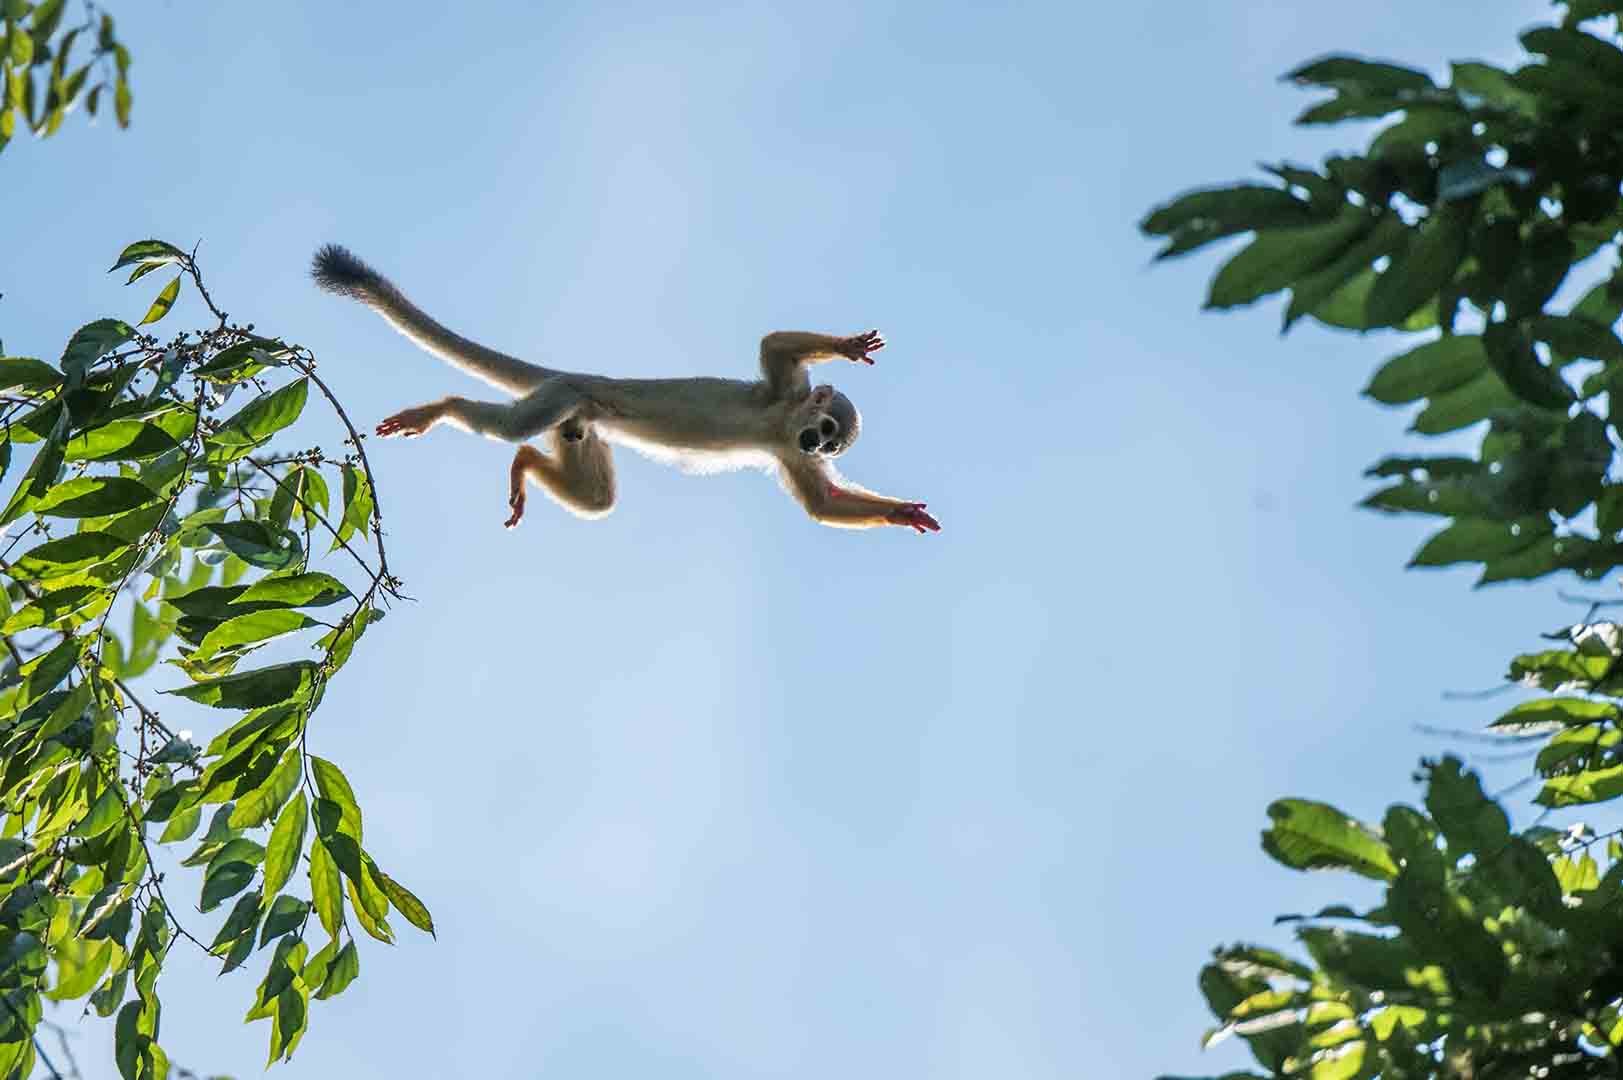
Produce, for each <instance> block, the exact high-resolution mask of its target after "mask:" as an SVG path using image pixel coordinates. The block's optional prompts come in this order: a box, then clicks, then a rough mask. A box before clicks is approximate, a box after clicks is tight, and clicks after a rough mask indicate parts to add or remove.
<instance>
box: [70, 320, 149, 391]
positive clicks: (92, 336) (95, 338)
mask: <svg viewBox="0 0 1623 1080" xmlns="http://www.w3.org/2000/svg"><path fill="white" fill-rule="evenodd" d="M134 336H135V329H134V328H133V327H131V326H130V324H129V323H127V322H124V321H123V320H121V319H97V320H96V321H95V322H93V323H87V324H86V325H84V326H81V327H80V328H79V329H78V330H76V331H74V334H73V337H71V338H69V339H68V347H67V348H66V349H64V350H63V351H62V361H61V363H60V364H59V365H58V366H60V367H61V368H62V371H63V372H64V373H65V374H67V376H68V377H69V379H70V380H71V379H73V378H74V377H75V376H76V375H77V376H79V377H82V376H83V375H84V373H85V370H86V369H87V368H89V367H90V365H91V364H92V363H94V362H95V361H96V360H97V359H98V358H100V357H102V356H104V355H106V354H107V353H110V352H112V351H113V350H114V349H116V348H118V347H119V346H120V345H122V344H124V343H125V342H127V341H129V340H130V339H131V338H133V337H134Z"/></svg>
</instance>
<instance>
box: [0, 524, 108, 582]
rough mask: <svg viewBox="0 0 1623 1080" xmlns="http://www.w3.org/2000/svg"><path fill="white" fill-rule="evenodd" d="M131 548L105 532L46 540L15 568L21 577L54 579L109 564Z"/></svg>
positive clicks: (20, 559)
mask: <svg viewBox="0 0 1623 1080" xmlns="http://www.w3.org/2000/svg"><path fill="white" fill-rule="evenodd" d="M127 547H129V545H128V544H127V543H125V542H124V541H123V540H119V539H118V538H116V537H112V536H108V535H107V534H106V533H99V532H82V533H74V534H73V535H72V536H64V537H63V538H62V539H60V540H47V541H46V542H45V543H43V544H40V545H39V546H38V547H35V548H32V549H30V550H29V551H28V553H27V554H25V555H23V556H22V557H21V558H19V559H18V560H17V561H16V562H15V563H14V564H12V568H13V569H14V570H15V571H16V573H17V575H18V576H19V577H24V578H51V577H61V576H62V575H64V574H70V573H73V572H74V571H76V570H83V569H85V568H86V567H89V566H94V565H96V564H97V563H100V562H106V561H107V560H108V559H111V558H112V557H113V556H114V555H117V554H118V553H119V552H121V551H123V550H124V549H125V548H127Z"/></svg>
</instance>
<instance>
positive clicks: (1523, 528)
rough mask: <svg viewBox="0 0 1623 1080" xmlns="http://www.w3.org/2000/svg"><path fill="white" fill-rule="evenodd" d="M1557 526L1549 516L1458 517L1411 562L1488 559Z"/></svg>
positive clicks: (1520, 546)
mask: <svg viewBox="0 0 1623 1080" xmlns="http://www.w3.org/2000/svg"><path fill="white" fill-rule="evenodd" d="M1553 528H1554V527H1553V526H1552V525H1551V524H1550V520H1549V519H1548V518H1537V517H1526V518H1518V519H1516V520H1515V521H1488V520H1483V519H1480V518H1458V519H1456V520H1455V521H1454V523H1453V524H1451V525H1449V526H1448V527H1447V528H1445V529H1443V530H1442V531H1441V532H1439V533H1437V534H1435V535H1434V536H1432V538H1431V539H1430V540H1428V541H1426V543H1425V545H1424V546H1423V547H1422V548H1421V549H1420V550H1419V551H1418V552H1416V553H1415V556H1414V558H1413V559H1411V560H1409V565H1410V566H1451V565H1453V564H1455V563H1462V562H1486V561H1487V560H1489V559H1496V558H1500V557H1502V556H1505V555H1511V554H1514V553H1515V552H1518V551H1521V550H1523V549H1525V548H1527V547H1530V546H1531V545H1533V544H1535V543H1537V542H1538V541H1539V540H1541V539H1544V538H1545V537H1547V536H1549V535H1550V533H1551V532H1552V531H1553Z"/></svg>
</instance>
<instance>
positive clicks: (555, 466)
mask: <svg viewBox="0 0 1623 1080" xmlns="http://www.w3.org/2000/svg"><path fill="white" fill-rule="evenodd" d="M546 438H547V449H548V450H549V453H546V454H543V453H542V452H541V451H539V450H537V449H536V448H535V447H534V446H531V445H530V444H528V443H525V444H524V445H523V446H521V447H519V448H518V453H516V454H514V455H513V466H512V468H511V469H510V470H509V472H508V496H507V505H508V506H509V507H511V508H512V515H511V516H510V517H508V519H507V527H508V528H509V529H511V528H513V527H514V526H515V525H517V524H518V523H519V521H520V520H521V519H522V518H523V517H524V497H525V491H524V485H525V480H526V478H528V479H531V480H534V481H535V482H536V483H537V484H540V485H541V489H542V490H543V491H545V492H546V493H547V494H548V495H550V496H552V498H553V500H554V501H556V502H557V503H558V504H559V505H560V506H562V507H563V508H564V509H566V510H568V511H569V512H570V513H572V514H575V515H576V516H578V517H583V518H586V519H587V520H596V519H597V518H600V517H606V516H607V515H608V513H609V511H611V510H613V509H614V495H615V484H614V453H613V451H612V449H611V448H610V447H609V444H608V443H606V442H604V441H603V439H602V438H601V437H599V436H598V434H597V432H596V431H594V430H593V429H592V427H591V425H589V424H581V423H577V422H575V421H568V422H566V423H564V424H562V425H560V426H559V427H556V428H554V429H552V430H551V431H549V432H547V436H546Z"/></svg>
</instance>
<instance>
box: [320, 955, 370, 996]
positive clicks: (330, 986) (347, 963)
mask: <svg viewBox="0 0 1623 1080" xmlns="http://www.w3.org/2000/svg"><path fill="white" fill-rule="evenodd" d="M360 973H361V954H360V953H359V952H358V951H357V950H356V948H355V942H353V941H350V942H348V943H346V944H345V945H344V947H343V948H342V949H340V950H338V955H337V956H336V957H334V958H333V961H332V963H331V964H330V965H329V966H328V968H327V977H326V978H325V979H324V980H322V983H321V989H319V990H317V991H316V997H318V998H320V999H321V1000H323V1001H325V1000H326V999H327V998H330V997H336V996H338V995H339V994H342V993H343V992H344V989H345V988H346V987H347V986H349V984H350V983H352V982H354V981H355V977H356V976H357V975H359V974H360Z"/></svg>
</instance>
